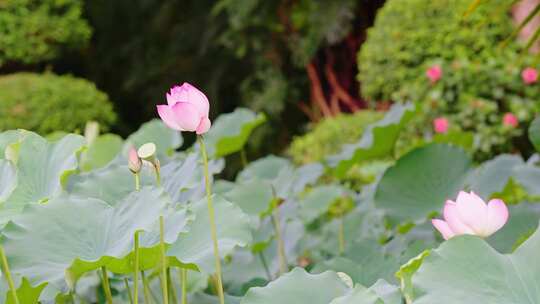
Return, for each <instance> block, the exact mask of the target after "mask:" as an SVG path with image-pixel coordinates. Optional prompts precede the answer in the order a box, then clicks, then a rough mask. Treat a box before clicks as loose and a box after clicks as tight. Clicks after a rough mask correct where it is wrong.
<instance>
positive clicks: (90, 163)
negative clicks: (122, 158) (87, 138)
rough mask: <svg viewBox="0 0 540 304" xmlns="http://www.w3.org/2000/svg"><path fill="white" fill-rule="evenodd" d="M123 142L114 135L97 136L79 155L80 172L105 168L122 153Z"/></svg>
mask: <svg viewBox="0 0 540 304" xmlns="http://www.w3.org/2000/svg"><path fill="white" fill-rule="evenodd" d="M123 144H124V140H123V139H122V137H120V136H118V135H115V134H103V135H100V136H98V137H97V138H96V139H95V140H94V141H93V142H92V143H91V144H90V145H89V146H88V149H87V150H86V151H84V153H83V154H82V155H81V170H83V171H90V170H94V169H98V168H102V167H105V166H106V165H107V164H109V163H110V162H111V161H112V160H113V159H114V158H115V157H116V156H117V155H118V153H120V151H122V145H123Z"/></svg>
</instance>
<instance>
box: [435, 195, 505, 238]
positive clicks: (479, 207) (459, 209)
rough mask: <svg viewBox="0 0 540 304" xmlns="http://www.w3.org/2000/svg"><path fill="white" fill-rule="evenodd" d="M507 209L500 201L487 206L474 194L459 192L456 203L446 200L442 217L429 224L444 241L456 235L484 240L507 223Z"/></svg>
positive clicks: (494, 201)
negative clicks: (467, 235)
mask: <svg viewBox="0 0 540 304" xmlns="http://www.w3.org/2000/svg"><path fill="white" fill-rule="evenodd" d="M508 216H509V214H508V208H507V207H506V205H505V203H504V202H503V201H502V200H500V199H492V200H490V201H489V202H488V203H487V204H486V203H485V202H484V200H483V199H482V198H480V197H479V196H478V195H476V194H475V193H474V192H472V191H471V192H470V193H467V192H463V191H461V192H459V194H458V197H457V199H456V201H455V202H454V201H451V200H447V201H446V203H445V205H444V210H443V217H444V220H441V219H433V220H432V221H431V223H432V224H433V226H435V228H436V229H437V230H439V232H440V233H441V234H442V236H443V238H444V239H445V240H448V239H449V238H452V237H454V236H456V235H462V234H471V235H477V236H479V237H482V238H486V237H488V236H490V235H492V234H493V233H495V232H496V231H497V230H499V229H501V228H502V227H503V226H504V225H505V224H506V222H507V221H508Z"/></svg>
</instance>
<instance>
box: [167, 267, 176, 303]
mask: <svg viewBox="0 0 540 304" xmlns="http://www.w3.org/2000/svg"><path fill="white" fill-rule="evenodd" d="M167 282H168V284H169V285H168V287H167V288H168V290H169V295H170V296H171V302H173V303H175V304H176V303H178V299H177V298H176V288H174V285H173V281H172V279H171V268H167Z"/></svg>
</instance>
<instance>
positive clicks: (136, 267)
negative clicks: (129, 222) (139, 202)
mask: <svg viewBox="0 0 540 304" xmlns="http://www.w3.org/2000/svg"><path fill="white" fill-rule="evenodd" d="M133 238H134V247H135V248H134V251H135V253H134V254H135V263H134V266H133V267H134V269H133V284H134V285H133V298H134V299H135V301H134V304H138V303H139V231H135V235H134V236H133Z"/></svg>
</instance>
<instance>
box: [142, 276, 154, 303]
mask: <svg viewBox="0 0 540 304" xmlns="http://www.w3.org/2000/svg"><path fill="white" fill-rule="evenodd" d="M141 277H142V281H143V292H144V304H150V303H152V302H151V301H150V286H149V285H148V280H147V279H146V275H145V274H144V271H141Z"/></svg>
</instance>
